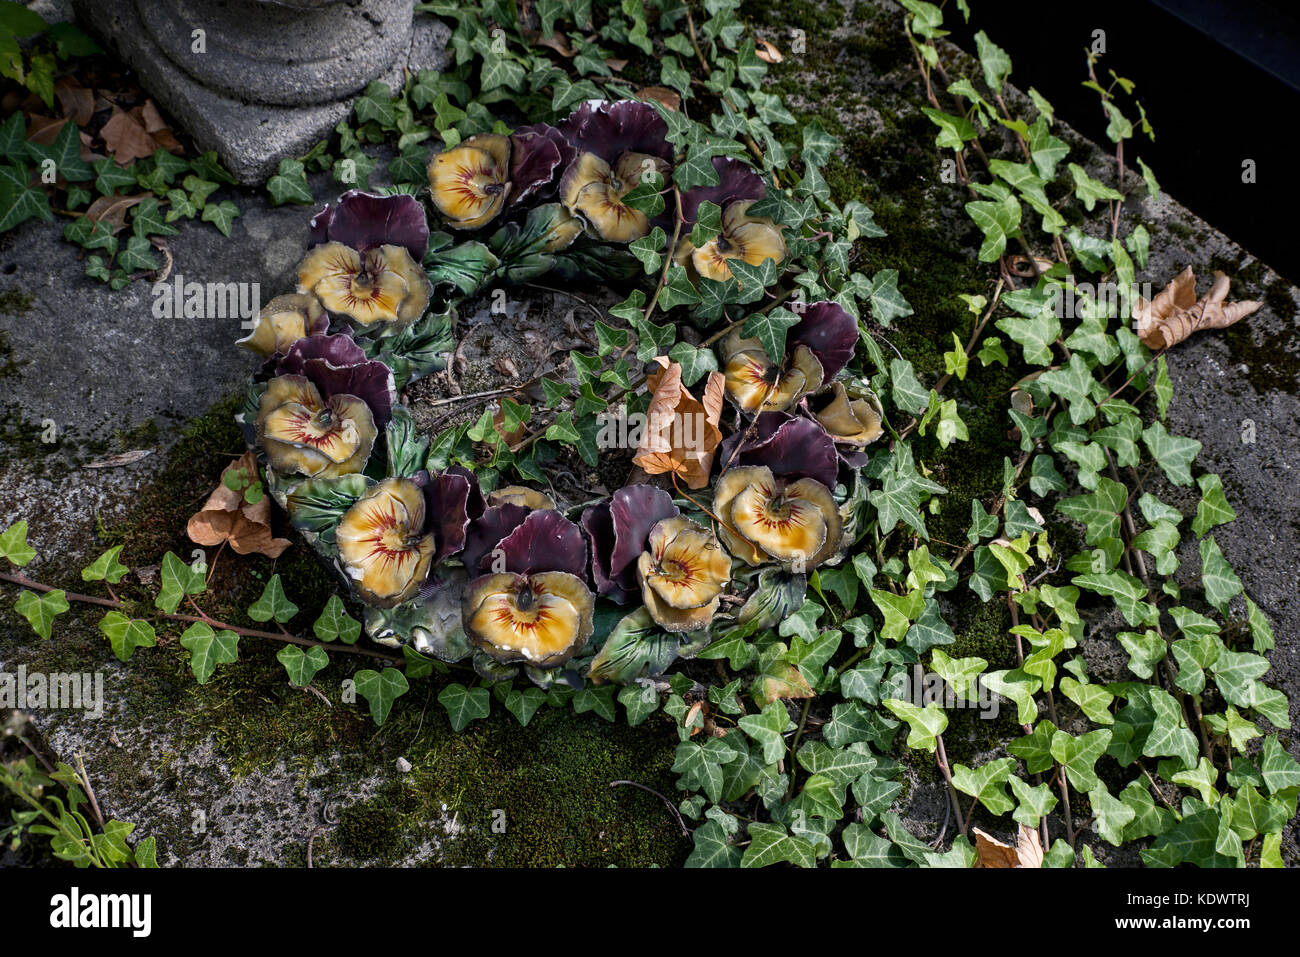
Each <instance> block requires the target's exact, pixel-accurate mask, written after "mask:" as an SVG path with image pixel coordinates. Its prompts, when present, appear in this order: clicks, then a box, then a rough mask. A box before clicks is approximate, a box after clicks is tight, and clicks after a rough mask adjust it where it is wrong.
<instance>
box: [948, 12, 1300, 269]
mask: <svg viewBox="0 0 1300 957" xmlns="http://www.w3.org/2000/svg"><path fill="white" fill-rule="evenodd" d="M949 7H951V9H950V10H946V11H945V17H944V19H945V21H946V22H945V26H947V27H949V28H952V29H953V35H952V37H951V39H953V40H954V41H955V42H957V43H958V44H959V45H960V46H961V47H962V48H963V49H966V50H969V51H970V52H971V53H974V52H975V41H974V34H975V32H976V31H977V30H981V29H982V30H984V31H985V32H986V33H987V34H988V35H989V38H990V39H992V40H993V41H994V42H995V43H997V44H998V45H999V46H1001V47H1003V48H1004V49H1005V50H1006V51H1007V52H1008V53H1009V54H1010V56H1011V62H1012V65H1013V67H1014V69H1013V71H1012V74H1011V80H1012V82H1013V83H1015V84H1016V85H1017V86H1018V87H1019V88H1020V89H1022V90H1023V89H1027V88H1028V87H1030V86H1033V87H1034V88H1035V89H1037V90H1038V91H1039V92H1040V93H1042V94H1043V95H1044V96H1045V97H1047V99H1048V100H1050V101H1051V103H1052V106H1053V107H1054V108H1055V109H1056V113H1057V115H1058V116H1060V117H1062V118H1063V119H1065V120H1066V122H1068V123H1069V124H1070V125H1071V126H1073V127H1074V128H1075V129H1077V130H1079V131H1080V132H1082V133H1084V134H1085V135H1087V136H1088V137H1089V138H1091V139H1093V140H1094V141H1096V142H1098V143H1102V144H1106V143H1108V142H1109V140H1107V138H1106V122H1107V121H1106V119H1105V116H1104V115H1103V113H1102V108H1101V105H1100V98H1099V96H1098V95H1097V93H1096V91H1094V90H1090V89H1088V88H1086V87H1084V86H1083V85H1082V84H1083V81H1084V80H1085V79H1086V78H1087V65H1086V55H1085V51H1086V50H1087V48H1089V47H1090V46H1091V44H1092V42H1093V31H1094V30H1104V31H1105V33H1106V55H1105V56H1104V57H1102V59H1101V62H1100V63H1099V64H1098V66H1097V73H1098V80H1100V81H1101V83H1102V85H1103V86H1107V85H1109V83H1110V76H1109V73H1108V72H1107V71H1108V70H1114V71H1115V72H1116V73H1118V74H1119V75H1120V76H1122V77H1126V78H1128V79H1130V80H1132V81H1133V82H1134V83H1136V84H1137V86H1136V88H1135V89H1134V91H1133V96H1134V97H1136V98H1137V99H1138V100H1140V101H1141V102H1142V105H1143V106H1144V107H1145V109H1146V111H1147V117H1148V118H1149V120H1150V122H1151V125H1152V127H1153V128H1154V129H1155V142H1151V141H1150V140H1149V139H1147V137H1146V135H1145V134H1144V133H1142V132H1141V131H1140V130H1139V129H1137V119H1138V112H1137V109H1136V107H1135V106H1134V105H1133V102H1132V99H1131V98H1129V97H1126V96H1124V95H1123V94H1122V92H1121V91H1118V90H1117V92H1119V100H1118V105H1119V106H1120V108H1121V109H1122V110H1123V112H1124V115H1125V116H1127V117H1128V118H1129V119H1130V120H1131V121H1132V122H1133V123H1134V138H1133V139H1131V140H1129V141H1128V142H1126V143H1125V148H1124V160H1125V163H1126V165H1128V166H1129V167H1130V168H1131V169H1133V170H1135V171H1136V170H1137V164H1136V163H1135V161H1134V157H1135V156H1141V157H1142V159H1143V160H1144V161H1145V162H1146V163H1147V165H1148V166H1150V167H1151V169H1152V171H1153V172H1154V173H1155V175H1156V178H1157V180H1159V182H1160V187H1161V189H1162V190H1168V191H1169V192H1170V193H1171V194H1172V195H1173V196H1174V197H1175V198H1176V199H1177V200H1178V201H1179V202H1181V203H1183V205H1185V206H1187V207H1188V208H1190V209H1191V210H1193V211H1194V212H1195V213H1196V214H1197V215H1199V216H1200V217H1201V218H1203V219H1205V220H1206V221H1208V222H1209V223H1211V224H1212V225H1213V226H1215V227H1217V228H1218V229H1220V230H1222V231H1223V232H1225V233H1227V234H1228V235H1229V236H1231V237H1232V238H1233V239H1234V240H1236V241H1237V242H1239V243H1240V244H1241V245H1243V246H1244V247H1245V248H1246V249H1247V250H1249V251H1250V252H1251V253H1252V254H1253V255H1255V256H1257V257H1259V258H1260V259H1262V260H1264V262H1266V263H1267V264H1268V265H1270V266H1272V267H1273V268H1274V269H1276V270H1277V271H1278V272H1280V273H1281V274H1282V275H1284V276H1286V277H1287V278H1288V279H1289V280H1291V281H1292V282H1293V283H1300V243H1298V242H1297V241H1296V225H1295V224H1294V223H1292V222H1291V217H1292V215H1293V213H1294V211H1295V210H1296V208H1297V203H1296V196H1297V195H1300V178H1298V175H1297V174H1300V158H1298V157H1297V156H1296V155H1295V150H1296V145H1297V143H1300V136H1297V134H1296V132H1295V127H1296V124H1297V123H1298V122H1300V2H1297V0H1233V2H1229V0H1087V2H1084V3H1074V2H1064V0H1049V2H1047V3H1045V4H1038V5H1034V4H1030V5H1026V4H1024V3H1022V2H1018V3H1011V2H1001V0H999V2H991V3H990V2H974V3H972V4H971V7H972V14H971V20H972V22H971V23H970V24H963V23H962V21H961V15H960V14H959V13H958V12H957V11H956V9H955V7H953V6H952V5H951V4H949ZM1246 159H1252V160H1254V161H1255V182H1254V183H1243V182H1242V163H1243V161H1245V160H1246Z"/></svg>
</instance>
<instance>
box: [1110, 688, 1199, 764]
mask: <svg viewBox="0 0 1300 957" xmlns="http://www.w3.org/2000/svg"><path fill="white" fill-rule="evenodd" d="M1146 698H1147V701H1148V702H1149V703H1150V705H1151V708H1152V710H1153V712H1154V714H1155V721H1154V723H1153V724H1152V726H1151V731H1150V733H1149V734H1148V735H1147V739H1146V744H1145V745H1144V746H1143V748H1142V753H1143V754H1145V755H1147V756H1148V757H1163V756H1172V757H1176V758H1178V759H1179V760H1180V761H1182V762H1183V766H1184V767H1187V768H1191V767H1195V766H1196V752H1197V744H1196V735H1194V734H1192V732H1191V731H1189V730H1187V727H1186V725H1185V723H1184V721H1183V711H1182V708H1180V707H1179V705H1178V701H1177V700H1176V699H1175V698H1174V697H1173V695H1171V694H1169V693H1168V692H1167V691H1165V690H1163V689H1162V688H1156V687H1154V686H1151V687H1149V688H1148V689H1147V691H1146ZM1084 790H1087V789H1086V788H1085V789H1084Z"/></svg>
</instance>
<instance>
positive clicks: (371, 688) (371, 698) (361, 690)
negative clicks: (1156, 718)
mask: <svg viewBox="0 0 1300 957" xmlns="http://www.w3.org/2000/svg"><path fill="white" fill-rule="evenodd" d="M352 680H353V681H354V682H355V687H356V689H357V694H359V695H361V697H363V698H365V699H366V701H368V702H369V703H370V717H371V718H373V719H374V722H375V724H383V723H384V722H385V721H387V720H388V714H389V712H390V711H392V710H393V702H394V701H396V700H397V699H398V698H400V697H401V696H402V695H404V694H406V692H407V690H408V689H409V688H410V685H409V684H408V683H407V681H406V675H404V674H402V673H401V672H400V671H399V670H397V669H396V668H385V669H384V670H383V671H382V672H380V671H373V670H371V669H369V668H365V669H362V670H361V671H358V672H357V673H356V674H355V675H353V676H352ZM453 688H460V689H461V690H462V691H464V690H465V689H464V686H463V685H455V684H454V685H448V686H447V687H446V688H444V689H443V690H442V694H440V695H438V701H439V702H441V703H442V705H443V706H444V707H446V708H447V709H448V711H449V712H450V711H451V708H450V707H449V706H448V704H447V700H448V699H449V698H450V695H448V692H451V691H452V689H453ZM474 690H475V691H479V692H482V699H483V700H482V709H483V714H482V715H480V716H479V717H486V716H487V714H488V711H489V710H490V708H491V704H490V700H489V698H488V693H487V689H486V688H475V689H474ZM475 700H477V699H475ZM469 721H470V719H469V718H466V719H465V721H464V723H462V724H460V725H459V726H457V724H456V719H455V717H454V716H453V718H452V727H453V728H454V729H455V730H457V731H460V730H461V729H462V728H464V727H465V725H466V724H468V723H469Z"/></svg>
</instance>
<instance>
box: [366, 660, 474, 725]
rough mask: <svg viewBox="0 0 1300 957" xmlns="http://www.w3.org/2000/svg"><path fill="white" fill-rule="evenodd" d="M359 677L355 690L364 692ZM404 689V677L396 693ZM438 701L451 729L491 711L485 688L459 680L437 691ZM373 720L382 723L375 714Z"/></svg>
mask: <svg viewBox="0 0 1300 957" xmlns="http://www.w3.org/2000/svg"><path fill="white" fill-rule="evenodd" d="M394 673H395V672H392V671H391V669H390V670H389V671H385V672H384V674H394ZM359 679H360V675H358V681H357V691H358V692H361V693H362V694H366V693H365V692H362V691H361V682H360V680H359ZM405 691H406V679H405V678H403V679H402V682H401V691H399V692H398V693H397V694H403V693H405ZM366 697H370V695H369V694H366ZM392 697H397V695H396V694H395V695H393V696H392ZM438 703H439V704H440V705H442V706H443V707H444V708H446V709H447V717H448V718H449V719H450V721H451V729H452V730H453V731H464V730H465V728H466V726H468V725H469V723H470V722H471V721H475V720H478V719H479V718H486V717H487V716H488V715H489V714H491V713H492V697H491V695H490V694H489V693H488V690H487V689H486V688H478V687H475V688H466V687H465V686H464V685H463V684H460V683H459V682H455V683H453V684H449V685H447V687H445V688H443V689H442V691H440V692H439V693H438ZM389 704H390V705H391V698H390V699H389ZM374 707H375V705H374V703H373V701H372V704H371V709H372V711H373V709H374ZM383 714H384V717H387V715H388V707H387V706H386V707H385V708H384V709H383ZM375 720H376V722H378V723H379V724H383V719H382V718H381V717H379V716H378V715H376V717H375Z"/></svg>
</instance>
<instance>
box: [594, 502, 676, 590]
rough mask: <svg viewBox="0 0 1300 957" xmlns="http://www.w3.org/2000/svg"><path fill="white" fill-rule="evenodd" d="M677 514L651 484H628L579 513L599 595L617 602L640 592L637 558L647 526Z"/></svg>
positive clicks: (642, 549) (641, 548) (650, 526)
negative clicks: (606, 499)
mask: <svg viewBox="0 0 1300 957" xmlns="http://www.w3.org/2000/svg"><path fill="white" fill-rule="evenodd" d="M678 514H680V512H679V510H678V508H677V506H676V505H674V504H673V500H672V496H670V495H669V494H668V493H667V492H665V491H663V490H662V489H658V488H655V487H654V486H653V485H629V486H626V487H624V488H621V489H619V490H618V491H617V492H615V493H614V494H613V496H612V497H611V498H610V500H609V501H607V502H600V503H599V504H597V505H593V506H591V507H590V508H588V509H586V510H585V511H584V512H583V513H582V527H583V529H584V530H585V531H586V533H587V537H588V539H589V541H590V544H591V577H592V580H593V581H594V582H595V583H596V591H597V593H598V594H600V595H604V596H605V597H607V598H611V599H613V600H614V601H616V602H618V603H619V604H620V605H622V604H627V602H628V601H630V600H631V599H632V598H633V597H634V596H635V595H637V594H639V590H638V588H637V581H636V560H637V558H638V557H640V555H641V553H642V552H643V551H645V544H646V538H647V537H648V536H649V534H650V529H651V528H652V527H653V526H654V524H655V523H656V522H658V521H660V520H661V519H665V518H672V517H673V516H674V515H678Z"/></svg>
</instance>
